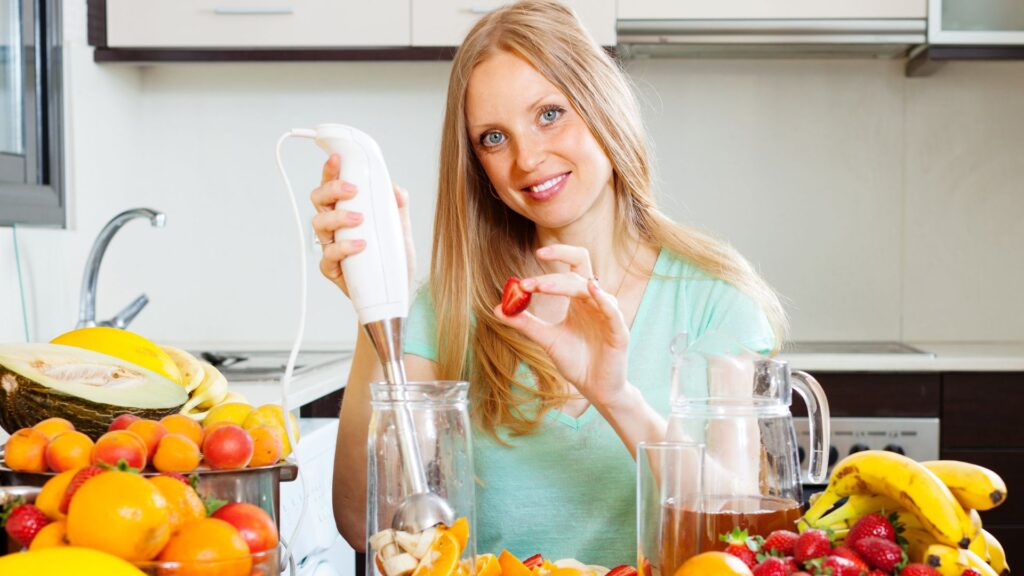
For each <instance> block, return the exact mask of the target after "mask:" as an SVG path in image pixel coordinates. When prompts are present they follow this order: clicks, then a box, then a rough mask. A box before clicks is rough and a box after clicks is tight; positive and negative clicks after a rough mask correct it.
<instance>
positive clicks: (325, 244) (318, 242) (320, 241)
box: [313, 236, 334, 246]
mask: <svg viewBox="0 0 1024 576" xmlns="http://www.w3.org/2000/svg"><path fill="white" fill-rule="evenodd" d="M313 242H315V243H317V244H319V245H320V246H327V245H328V244H334V238H331V239H330V240H321V239H320V237H319V236H316V237H315V238H314V240H313Z"/></svg>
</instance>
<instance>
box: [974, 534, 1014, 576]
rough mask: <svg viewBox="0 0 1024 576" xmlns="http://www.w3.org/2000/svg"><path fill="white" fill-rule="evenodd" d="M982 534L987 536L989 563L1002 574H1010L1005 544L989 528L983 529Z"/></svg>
mask: <svg viewBox="0 0 1024 576" xmlns="http://www.w3.org/2000/svg"><path fill="white" fill-rule="evenodd" d="M981 535H982V537H984V538H985V546H986V547H987V549H988V563H989V564H990V565H991V566H992V569H993V570H995V571H996V573H998V574H1000V575H1001V576H1009V575H1010V567H1009V566H1008V565H1007V564H1006V551H1004V550H1003V545H1002V544H1000V543H999V540H996V537H995V536H993V535H992V533H991V532H989V531H988V530H982V531H981Z"/></svg>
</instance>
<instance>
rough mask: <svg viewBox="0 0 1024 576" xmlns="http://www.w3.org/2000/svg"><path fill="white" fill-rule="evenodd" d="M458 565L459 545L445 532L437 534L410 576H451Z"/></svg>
mask: <svg viewBox="0 0 1024 576" xmlns="http://www.w3.org/2000/svg"><path fill="white" fill-rule="evenodd" d="M458 565H459V543H458V542H456V541H455V538H454V537H453V536H452V535H451V534H449V533H448V532H447V531H445V532H439V533H438V535H437V538H436V539H435V540H434V543H433V544H431V545H430V551H429V552H427V555H426V556H424V557H423V558H422V559H421V560H420V565H419V566H417V567H416V570H414V571H413V573H412V576H452V575H453V574H455V572H456V568H457V567H458Z"/></svg>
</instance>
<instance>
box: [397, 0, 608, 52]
mask: <svg viewBox="0 0 1024 576" xmlns="http://www.w3.org/2000/svg"><path fill="white" fill-rule="evenodd" d="M411 1H412V45H413V46H458V45H459V44H461V43H462V39H463V38H465V37H466V34H467V33H468V32H469V29H470V28H472V27H473V24H475V23H476V21H477V20H479V19H480V17H481V16H483V15H484V14H487V13H489V12H492V11H494V10H496V9H497V8H499V7H501V6H503V5H505V4H508V2H506V1H502V0H411ZM563 1H564V2H565V3H566V4H568V5H569V6H571V7H572V9H573V10H575V11H576V14H577V15H578V16H579V18H580V20H581V21H582V22H583V25H584V26H586V28H587V30H588V31H589V32H590V34H591V35H592V36H593V37H594V39H595V40H597V42H598V43H599V44H601V45H602V46H613V45H614V44H615V0H563ZM623 1H627V0H619V2H623Z"/></svg>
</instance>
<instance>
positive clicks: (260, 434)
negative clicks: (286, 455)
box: [249, 426, 284, 468]
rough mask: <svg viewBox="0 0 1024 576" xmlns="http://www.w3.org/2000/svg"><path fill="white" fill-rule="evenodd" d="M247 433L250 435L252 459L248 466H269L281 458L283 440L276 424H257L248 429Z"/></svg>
mask: <svg viewBox="0 0 1024 576" xmlns="http://www.w3.org/2000/svg"><path fill="white" fill-rule="evenodd" d="M249 435H250V436H252V460H250V461H249V468H256V467H258V466H270V465H271V464H275V463H276V462H277V461H278V460H280V459H281V453H282V452H284V442H283V441H282V440H281V431H280V430H278V429H277V427H276V426H258V427H256V428H253V429H252V430H249Z"/></svg>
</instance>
